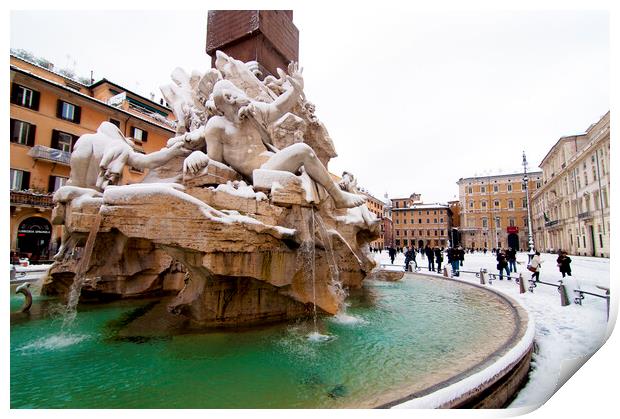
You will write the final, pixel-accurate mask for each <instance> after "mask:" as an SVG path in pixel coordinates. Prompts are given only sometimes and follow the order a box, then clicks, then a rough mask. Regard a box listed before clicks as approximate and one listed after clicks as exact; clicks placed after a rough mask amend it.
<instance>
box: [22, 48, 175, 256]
mask: <svg viewBox="0 0 620 419" xmlns="http://www.w3.org/2000/svg"><path fill="white" fill-rule="evenodd" d="M50 67H51V66H50ZM10 81H11V98H10V135H11V142H10V166H11V174H10V180H11V188H10V189H11V195H10V199H11V209H10V215H11V220H10V235H11V251H16V252H18V253H20V254H21V255H23V256H28V257H30V258H31V260H32V261H37V260H38V261H49V260H50V259H51V257H52V256H53V254H54V252H55V251H56V250H57V248H58V246H59V244H60V237H61V233H62V230H61V228H60V227H55V228H53V227H52V224H51V210H52V207H53V204H52V195H53V193H54V191H56V190H57V189H58V188H60V187H61V186H63V185H64V184H65V183H66V182H67V180H68V178H69V171H70V168H69V160H70V154H71V150H72V149H73V145H74V144H75V142H76V141H77V139H78V138H79V137H80V136H81V135H83V134H86V133H93V132H95V131H96V130H97V128H98V127H99V125H100V124H101V123H102V122H104V121H109V122H112V123H113V124H115V125H117V126H118V127H119V128H120V130H121V131H122V132H123V134H124V135H125V136H126V137H128V138H130V139H132V140H133V142H134V149H135V150H136V151H138V152H140V153H151V152H153V151H157V150H159V149H161V148H162V147H164V146H165V145H166V141H167V140H168V139H169V138H170V137H173V136H174V132H175V131H174V127H175V122H174V121H175V117H174V115H173V113H172V111H171V110H170V109H169V108H168V107H167V106H166V105H165V104H164V103H157V102H154V101H152V100H149V99H147V98H144V97H142V96H140V95H137V94H135V93H133V92H131V91H129V90H127V89H125V88H123V87H121V86H119V85H117V84H115V83H112V82H110V81H108V80H106V79H102V80H100V81H98V82H96V83H93V84H90V85H85V84H83V83H80V82H77V81H75V80H73V79H71V78H68V77H66V76H64V75H62V74H60V73H57V72H55V71H54V70H53V68H44V67H41V66H40V65H37V64H34V63H31V62H28V61H25V60H23V59H21V58H18V57H16V56H14V55H11V57H10ZM144 175H145V173H143V172H140V171H138V170H136V169H132V168H125V172H124V173H123V177H122V179H123V183H133V182H138V181H140V180H141V179H142V178H143V177H144Z"/></svg>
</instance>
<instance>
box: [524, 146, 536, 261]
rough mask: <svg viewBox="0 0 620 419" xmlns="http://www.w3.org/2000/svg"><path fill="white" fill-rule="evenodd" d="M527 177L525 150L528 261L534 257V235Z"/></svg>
mask: <svg viewBox="0 0 620 419" xmlns="http://www.w3.org/2000/svg"><path fill="white" fill-rule="evenodd" d="M528 181H529V177H528V176H527V159H526V158H525V151H524V152H523V183H524V184H525V202H526V204H525V205H526V206H527V244H528V247H529V251H528V252H527V257H528V263H529V262H531V261H532V258H533V257H534V236H533V234H532V212H531V211H530V194H529V185H528V183H529V182H528Z"/></svg>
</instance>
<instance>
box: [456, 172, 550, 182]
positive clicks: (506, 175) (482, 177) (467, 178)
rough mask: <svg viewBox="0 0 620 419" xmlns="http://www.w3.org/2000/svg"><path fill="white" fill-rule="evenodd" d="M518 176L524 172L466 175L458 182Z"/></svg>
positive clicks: (529, 173) (537, 173) (539, 173)
mask: <svg viewBox="0 0 620 419" xmlns="http://www.w3.org/2000/svg"><path fill="white" fill-rule="evenodd" d="M527 174H528V175H529V176H532V175H542V170H537V171H535V172H529V171H528V172H527ZM517 176H523V173H507V174H504V175H488V176H472V177H466V178H460V179H459V180H458V182H456V183H457V184H458V183H461V182H464V181H466V180H478V179H497V178H509V177H517Z"/></svg>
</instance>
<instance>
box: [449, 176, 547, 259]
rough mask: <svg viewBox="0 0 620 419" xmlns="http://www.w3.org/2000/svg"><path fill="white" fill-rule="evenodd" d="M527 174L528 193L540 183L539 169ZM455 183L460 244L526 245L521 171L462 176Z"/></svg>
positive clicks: (526, 236) (526, 224)
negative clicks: (457, 197)
mask: <svg viewBox="0 0 620 419" xmlns="http://www.w3.org/2000/svg"><path fill="white" fill-rule="evenodd" d="M528 176H529V183H528V189H529V193H530V194H533V193H534V191H536V190H537V189H538V188H540V187H541V182H542V172H540V171H538V172H532V173H528ZM457 184H458V185H459V198H460V201H461V227H460V233H461V245H462V246H463V247H467V248H479V249H482V248H487V249H491V248H507V247H513V248H515V249H517V250H527V249H528V244H527V240H528V221H527V200H526V197H525V188H524V187H523V185H524V184H523V173H513V174H506V175H495V176H483V177H470V178H461V179H459V181H458V182H457ZM530 198H531V195H530Z"/></svg>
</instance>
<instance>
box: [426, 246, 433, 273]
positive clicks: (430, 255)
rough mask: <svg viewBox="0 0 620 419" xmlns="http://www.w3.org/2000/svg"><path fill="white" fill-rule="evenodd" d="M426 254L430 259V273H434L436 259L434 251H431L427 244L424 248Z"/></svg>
mask: <svg viewBox="0 0 620 419" xmlns="http://www.w3.org/2000/svg"><path fill="white" fill-rule="evenodd" d="M424 253H425V254H426V258H427V259H428V271H429V272H432V271H434V270H435V257H434V255H433V249H431V247H430V246H429V245H428V244H427V245H426V247H425V248H424Z"/></svg>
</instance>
